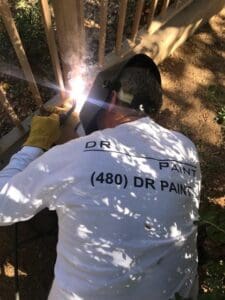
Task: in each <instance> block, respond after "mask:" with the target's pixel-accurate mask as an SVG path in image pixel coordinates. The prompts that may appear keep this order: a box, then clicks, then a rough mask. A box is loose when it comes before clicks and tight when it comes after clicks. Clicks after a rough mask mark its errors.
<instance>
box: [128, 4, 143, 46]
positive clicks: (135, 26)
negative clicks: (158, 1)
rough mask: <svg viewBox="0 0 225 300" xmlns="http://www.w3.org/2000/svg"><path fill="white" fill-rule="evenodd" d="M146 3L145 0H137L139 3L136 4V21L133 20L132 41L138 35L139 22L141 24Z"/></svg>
mask: <svg viewBox="0 0 225 300" xmlns="http://www.w3.org/2000/svg"><path fill="white" fill-rule="evenodd" d="M144 4H145V1H144V0H138V1H137V5H136V8H135V16H134V22H133V26H132V29H131V40H132V41H134V40H135V38H136V36H137V32H138V28H139V24H140V21H141V14H142V10H143V7H144Z"/></svg>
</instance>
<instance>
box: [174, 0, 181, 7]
mask: <svg viewBox="0 0 225 300" xmlns="http://www.w3.org/2000/svg"><path fill="white" fill-rule="evenodd" d="M180 2H181V0H175V1H174V3H173V5H174V7H175V8H177V7H178V6H179V4H180Z"/></svg>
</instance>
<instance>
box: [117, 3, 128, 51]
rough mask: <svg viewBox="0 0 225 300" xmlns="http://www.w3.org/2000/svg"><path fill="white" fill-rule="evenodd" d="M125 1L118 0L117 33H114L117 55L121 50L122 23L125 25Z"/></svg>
mask: <svg viewBox="0 0 225 300" xmlns="http://www.w3.org/2000/svg"><path fill="white" fill-rule="evenodd" d="M127 1H128V0H123V1H120V7H119V22H118V27H117V34H116V54H117V55H119V53H120V50H121V44H122V40H123V31H124V25H125V18H126V12H127Z"/></svg>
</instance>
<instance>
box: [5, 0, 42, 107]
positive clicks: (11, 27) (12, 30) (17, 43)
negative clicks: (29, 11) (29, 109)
mask: <svg viewBox="0 0 225 300" xmlns="http://www.w3.org/2000/svg"><path fill="white" fill-rule="evenodd" d="M0 15H1V17H2V19H3V22H4V25H5V27H6V30H7V32H8V34H9V37H10V40H11V43H12V45H13V47H14V49H15V52H16V55H17V58H18V60H19V62H20V65H21V67H22V70H23V72H24V75H25V78H26V80H27V81H28V85H29V88H30V90H31V93H32V95H33V97H34V99H35V101H36V103H37V105H38V106H41V105H42V100H41V96H40V93H39V90H38V87H37V84H36V82H35V79H34V76H33V73H32V71H31V67H30V64H29V62H28V59H27V56H26V53H25V50H24V47H23V44H22V41H21V39H20V36H19V33H18V31H17V28H16V25H15V22H14V20H13V17H12V14H11V11H10V8H9V5H8V2H7V0H0Z"/></svg>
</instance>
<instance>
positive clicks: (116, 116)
mask: <svg viewBox="0 0 225 300" xmlns="http://www.w3.org/2000/svg"><path fill="white" fill-rule="evenodd" d="M102 76H103V75H102ZM99 78H100V76H99V77H98V78H97V79H99ZM100 86H101V80H100V84H99V82H98V83H97V84H96V85H95V84H94V91H95V90H96V87H97V89H99V87H100ZM93 98H94V99H93ZM96 98H97V99H99V98H100V97H99V96H98V95H97V97H96V96H95V95H94V97H93V93H92V94H91V97H89V99H88V100H89V101H88V102H87V103H86V104H85V106H86V107H85V108H84V109H83V111H82V112H81V121H82V123H83V122H85V124H84V127H85V125H86V124H87V126H86V128H85V129H86V133H87V134H88V133H91V132H92V131H95V130H97V129H102V128H106V127H114V126H116V125H118V124H119V122H128V121H131V120H133V119H135V118H140V117H143V116H144V115H146V114H147V115H151V116H154V114H155V113H157V112H158V111H159V109H160V107H161V105H162V90H161V77H160V73H159V70H158V68H157V66H156V65H155V64H154V62H153V61H152V60H151V58H149V57H148V56H146V55H144V54H138V55H135V56H133V57H132V58H131V59H129V60H128V61H125V62H124V63H123V64H122V66H121V65H120V66H119V68H117V71H114V73H113V75H112V80H111V83H110V85H109V86H108V96H107V97H106V98H105V101H100V104H99V101H98V100H97V99H96ZM103 98H104V97H103ZM101 99H102V98H101ZM90 100H91V101H90ZM95 102H96V104H95ZM101 103H102V104H101ZM98 105H99V108H97V106H98ZM91 114H92V115H93V116H94V117H93V118H92V119H91ZM88 118H89V120H88ZM122 119H124V120H125V121H122ZM110 124H111V125H110Z"/></svg>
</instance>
